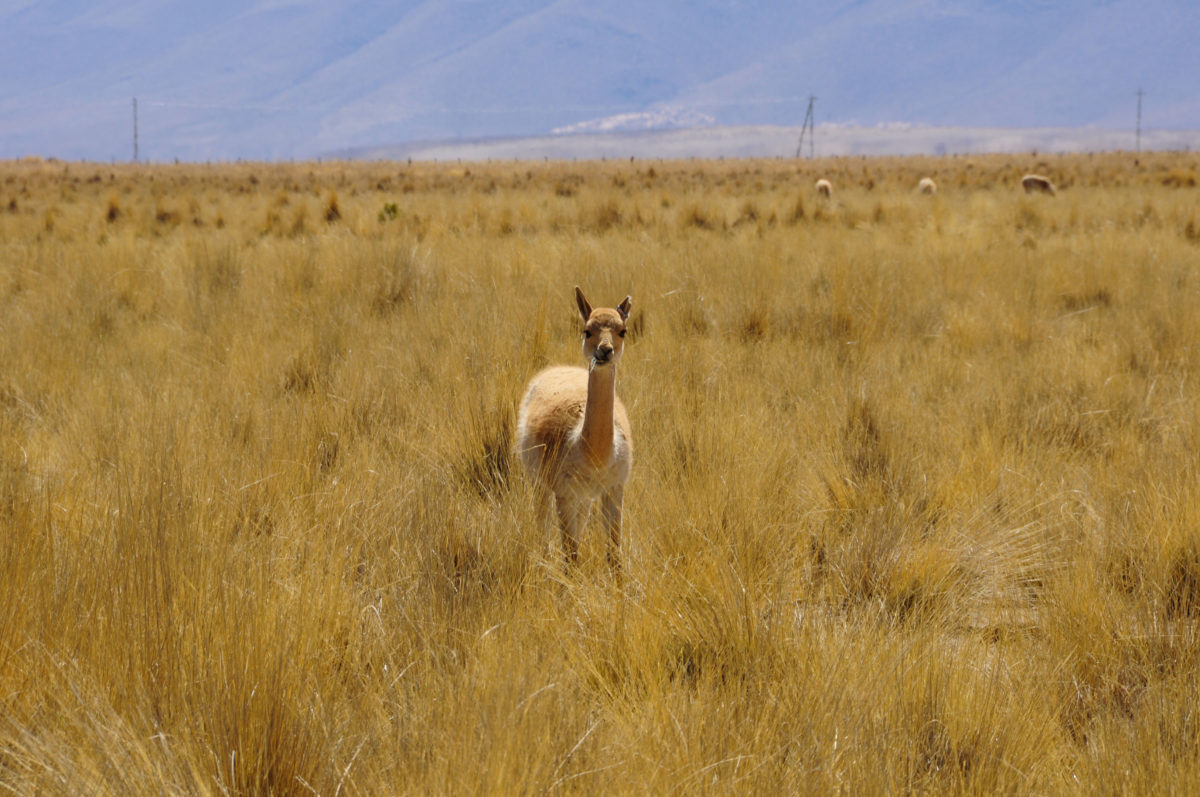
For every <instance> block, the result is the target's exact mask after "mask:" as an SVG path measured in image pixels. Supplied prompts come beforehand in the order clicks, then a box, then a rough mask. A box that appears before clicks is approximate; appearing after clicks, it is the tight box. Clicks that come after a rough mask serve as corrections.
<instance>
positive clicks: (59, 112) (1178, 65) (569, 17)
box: [0, 0, 1200, 160]
mask: <svg viewBox="0 0 1200 797" xmlns="http://www.w3.org/2000/svg"><path fill="white" fill-rule="evenodd" d="M1197 30H1200V7H1193V6H1192V4H1190V3H1188V2H1184V1H1183V0H1068V1H1067V2H1064V3H1049V2H1023V3H1005V2H997V1H996V0H910V1H909V2H905V3H902V4H896V3H891V2H883V0H856V1H855V2H832V3H815V2H779V1H778V0H774V1H773V2H767V3H750V2H743V1H742V0H709V1H708V2H699V3H683V2H679V1H678V0H665V2H662V3H657V4H651V5H650V6H649V7H646V6H645V5H644V4H639V3H634V2H631V0H616V2H612V3H607V4H605V5H604V6H602V7H597V6H595V5H594V4H590V3H587V2H584V0H520V2H510V3H503V4H496V3H486V2H452V1H451V0H412V1H410V2H403V3H397V4H380V3H377V2H367V1H366V0H356V2H351V3H348V4H343V5H339V6H337V7H331V6H328V5H326V4H322V3H318V2H316V0H251V1H250V2H248V3H237V2H232V1H231V0H217V2H214V3H211V4H206V5H205V6H203V7H199V6H185V7H180V6H177V5H174V4H172V5H170V6H168V5H167V4H164V3H155V2H146V0H141V1H140V2H139V0H100V1H99V2H90V3H89V2H84V1H83V0H57V2H20V0H18V1H17V2H7V3H2V2H0V157H20V156H23V155H26V154H43V155H48V156H58V157H65V158H88V159H93V160H109V159H120V160H127V159H129V157H130V156H131V154H132V152H131V149H132V144H131V142H132V108H131V101H132V99H133V98H134V97H137V98H138V100H139V106H138V107H139V118H138V124H139V137H140V149H141V154H142V155H143V156H144V157H147V158H150V159H157V160H166V159H170V158H181V159H185V160H205V159H234V158H255V159H286V158H305V157H315V156H318V155H320V154H321V153H325V152H330V151H337V150H351V149H354V148H369V147H380V146H386V145H395V144H397V143H400V142H405V141H420V140H426V141H427V140H454V139H472V138H479V137H499V136H526V137H527V136H538V135H543V134H546V133H548V132H549V131H551V130H555V129H568V130H589V129H604V127H605V125H607V124H610V123H611V120H613V119H614V118H617V117H622V116H624V117H626V118H629V119H642V120H651V121H652V120H665V124H668V125H669V124H676V125H678V124H686V123H687V120H701V121H707V120H711V121H712V123H713V124H715V125H719V126H747V125H750V126H753V125H783V126H786V125H794V124H797V123H798V122H799V121H800V120H802V119H803V117H804V112H805V110H806V107H807V99H808V96H809V95H810V94H814V95H816V96H817V97H818V100H817V103H816V111H817V118H818V121H820V122H828V121H834V122H842V123H857V124H861V125H864V126H870V125H876V124H879V123H885V122H910V123H918V124H926V125H942V126H972V127H1078V126H1101V127H1107V128H1125V127H1128V128H1132V127H1133V123H1134V111H1135V103H1136V98H1135V92H1136V91H1137V90H1138V89H1139V88H1145V90H1146V95H1145V116H1144V119H1143V123H1144V124H1145V125H1146V126H1148V127H1149V126H1154V127H1159V128H1175V129H1200V97H1198V95H1197V92H1196V91H1195V89H1194V88H1193V87H1192V85H1191V83H1192V76H1194V75H1196V74H1200V47H1195V46H1192V42H1191V38H1192V37H1193V35H1194V32H1195V31H1197Z"/></svg>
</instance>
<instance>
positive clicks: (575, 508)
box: [554, 495, 587, 567]
mask: <svg viewBox="0 0 1200 797" xmlns="http://www.w3.org/2000/svg"><path fill="white" fill-rule="evenodd" d="M554 507H555V509H557V510H558V526H559V528H560V529H561V530H562V547H563V555H564V556H565V557H566V560H567V567H571V566H572V565H575V564H577V563H578V562H579V529H580V528H581V527H582V526H583V521H584V520H585V519H587V503H586V502H583V501H580V500H578V499H576V498H572V497H571V496H569V495H557V496H555V498H554Z"/></svg>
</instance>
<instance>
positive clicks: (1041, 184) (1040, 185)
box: [1021, 174, 1056, 196]
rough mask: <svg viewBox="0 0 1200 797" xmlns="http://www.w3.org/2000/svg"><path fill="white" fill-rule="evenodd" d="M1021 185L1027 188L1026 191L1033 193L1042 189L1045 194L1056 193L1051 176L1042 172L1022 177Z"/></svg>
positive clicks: (1052, 194)
mask: <svg viewBox="0 0 1200 797" xmlns="http://www.w3.org/2000/svg"><path fill="white" fill-rule="evenodd" d="M1021 185H1022V186H1023V187H1024V188H1025V193H1027V194H1032V193H1033V192H1034V191H1041V192H1042V193H1043V194H1049V195H1050V196H1054V195H1055V193H1056V192H1055V190H1054V183H1052V182H1050V178H1048V177H1042V176H1041V175H1040V174H1027V175H1025V176H1024V177H1022V178H1021Z"/></svg>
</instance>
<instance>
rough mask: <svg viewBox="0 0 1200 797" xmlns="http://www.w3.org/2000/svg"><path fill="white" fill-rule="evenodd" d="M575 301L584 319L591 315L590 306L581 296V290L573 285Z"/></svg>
mask: <svg viewBox="0 0 1200 797" xmlns="http://www.w3.org/2000/svg"><path fill="white" fill-rule="evenodd" d="M575 303H576V304H577V305H579V314H580V315H581V316H583V320H584V321H587V320H588V319H589V318H591V317H592V306H591V305H590V304H588V300H587V299H585V298H583V291H581V290H579V286H578V285H576V286H575Z"/></svg>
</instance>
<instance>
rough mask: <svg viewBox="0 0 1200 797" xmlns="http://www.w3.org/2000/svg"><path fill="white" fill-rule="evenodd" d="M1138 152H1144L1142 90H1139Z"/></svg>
mask: <svg viewBox="0 0 1200 797" xmlns="http://www.w3.org/2000/svg"><path fill="white" fill-rule="evenodd" d="M1137 151H1138V152H1141V151H1142V90H1141V89H1138V117H1137Z"/></svg>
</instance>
